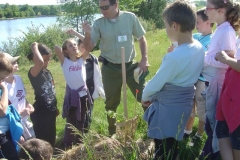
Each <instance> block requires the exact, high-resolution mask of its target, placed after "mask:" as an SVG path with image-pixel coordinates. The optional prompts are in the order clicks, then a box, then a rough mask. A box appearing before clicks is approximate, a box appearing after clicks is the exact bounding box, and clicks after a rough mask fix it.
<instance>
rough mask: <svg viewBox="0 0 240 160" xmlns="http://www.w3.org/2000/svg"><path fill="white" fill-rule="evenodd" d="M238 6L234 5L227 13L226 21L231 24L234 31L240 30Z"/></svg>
mask: <svg viewBox="0 0 240 160" xmlns="http://www.w3.org/2000/svg"><path fill="white" fill-rule="evenodd" d="M239 13H240V5H239V4H237V3H235V4H234V5H233V7H232V8H231V9H230V10H228V11H227V13H226V14H227V15H226V16H227V21H228V22H229V23H230V24H231V26H232V27H233V28H234V30H235V31H238V30H239V29H240V14H239Z"/></svg>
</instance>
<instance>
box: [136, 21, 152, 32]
mask: <svg viewBox="0 0 240 160" xmlns="http://www.w3.org/2000/svg"><path fill="white" fill-rule="evenodd" d="M138 20H139V21H140V23H141V24H142V26H143V28H144V29H145V31H146V32H148V31H154V30H155V29H156V25H155V23H154V22H153V20H146V19H144V18H142V17H138Z"/></svg>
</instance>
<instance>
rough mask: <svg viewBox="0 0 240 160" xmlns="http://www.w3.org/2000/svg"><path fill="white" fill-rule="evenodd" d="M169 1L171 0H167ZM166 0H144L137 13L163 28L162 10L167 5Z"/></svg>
mask: <svg viewBox="0 0 240 160" xmlns="http://www.w3.org/2000/svg"><path fill="white" fill-rule="evenodd" d="M167 1H169V0H167ZM167 1H166V0H148V1H142V3H141V4H140V6H139V10H138V12H136V14H137V15H138V16H139V17H142V18H144V19H146V20H151V21H153V22H154V23H155V24H156V27H157V28H163V27H164V23H163V20H162V12H163V10H164V8H165V7H166V3H167Z"/></svg>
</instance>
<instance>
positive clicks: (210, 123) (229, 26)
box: [201, 0, 239, 160]
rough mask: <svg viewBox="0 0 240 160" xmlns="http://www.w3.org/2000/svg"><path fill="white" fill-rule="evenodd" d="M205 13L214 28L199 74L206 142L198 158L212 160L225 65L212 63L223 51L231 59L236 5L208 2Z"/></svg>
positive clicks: (222, 0) (216, 152) (217, 0)
mask: <svg viewBox="0 0 240 160" xmlns="http://www.w3.org/2000/svg"><path fill="white" fill-rule="evenodd" d="M205 14H206V15H207V16H208V19H209V21H210V22H211V23H214V22H216V24H217V28H216V30H215V32H214V34H213V36H212V39H211V41H210V46H209V48H208V51H207V53H206V55H205V59H204V68H203V71H202V75H203V77H204V79H205V80H206V82H205V84H206V86H207V88H206V124H205V131H206V134H207V136H208V137H207V140H206V142H205V145H204V148H203V152H202V155H201V157H202V158H206V156H208V158H209V159H211V160H215V159H218V157H219V145H218V140H217V137H216V133H215V127H216V118H215V116H216V106H217V101H218V99H219V95H220V91H221V89H222V85H223V81H224V78H225V73H226V71H227V68H228V65H226V64H223V63H221V62H219V61H216V60H215V55H216V53H218V52H220V51H226V53H227V54H228V55H229V56H230V57H234V54H235V51H236V32H235V31H237V30H238V28H239V22H238V21H239V5H234V4H233V2H232V1H227V0H207V5H206V10H205Z"/></svg>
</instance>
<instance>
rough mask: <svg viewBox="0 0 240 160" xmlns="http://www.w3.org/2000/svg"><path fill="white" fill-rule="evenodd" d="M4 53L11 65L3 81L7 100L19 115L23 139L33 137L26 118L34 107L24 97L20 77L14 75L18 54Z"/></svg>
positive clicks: (17, 68) (16, 68) (33, 134)
mask: <svg viewBox="0 0 240 160" xmlns="http://www.w3.org/2000/svg"><path fill="white" fill-rule="evenodd" d="M5 55H6V57H7V58H8V59H9V60H10V62H11V63H12V67H13V72H12V73H11V74H10V75H9V76H8V77H7V78H5V82H4V83H5V85H6V86H7V89H8V101H9V104H12V105H13V106H14V107H15V108H16V110H17V111H18V113H19V114H20V115H21V118H22V121H21V122H22V125H23V128H24V131H23V136H24V139H25V140H27V139H30V138H33V137H35V133H34V131H33V124H32V122H30V121H29V120H28V118H29V116H30V114H31V113H32V112H33V111H34V108H33V106H32V105H31V104H30V103H29V102H28V101H27V99H26V91H25V88H24V84H23V82H22V79H21V77H20V76H18V75H15V73H16V72H17V71H18V70H19V67H18V63H17V60H18V58H19V56H18V57H12V56H11V55H10V54H8V53H5Z"/></svg>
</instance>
